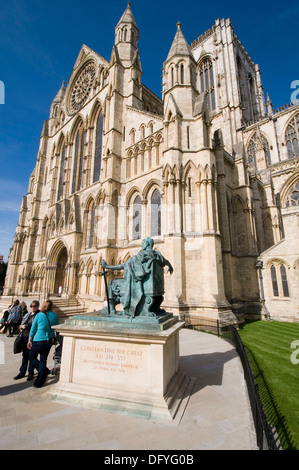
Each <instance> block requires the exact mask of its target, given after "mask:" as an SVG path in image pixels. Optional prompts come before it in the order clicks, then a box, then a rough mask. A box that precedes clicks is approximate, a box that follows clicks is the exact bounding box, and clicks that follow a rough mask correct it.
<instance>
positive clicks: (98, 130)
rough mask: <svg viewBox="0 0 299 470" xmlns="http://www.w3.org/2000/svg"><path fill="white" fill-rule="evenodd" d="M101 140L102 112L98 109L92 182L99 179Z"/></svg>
mask: <svg viewBox="0 0 299 470" xmlns="http://www.w3.org/2000/svg"><path fill="white" fill-rule="evenodd" d="M102 141H103V114H102V111H100V114H99V116H98V119H97V128H96V149H95V155H94V171H93V182H94V183H95V182H96V181H99V179H100V174H101V164H102Z"/></svg>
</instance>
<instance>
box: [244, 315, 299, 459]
mask: <svg viewBox="0 0 299 470" xmlns="http://www.w3.org/2000/svg"><path fill="white" fill-rule="evenodd" d="M239 334H240V336H241V339H242V341H243V343H244V344H245V346H246V351H247V354H248V357H249V361H250V364H251V367H252V370H253V373H254V376H255V380H256V382H257V383H258V385H259V391H260V396H261V399H262V402H263V406H264V410H265V413H266V416H267V419H268V422H269V423H270V424H271V425H274V426H275V427H276V429H277V432H278V435H279V439H280V442H281V444H282V447H283V449H284V450H299V363H298V364H296V363H295V362H298V360H299V323H286V322H276V321H256V322H250V323H246V324H244V325H243V326H241V328H240V330H239ZM293 341H297V345H293V348H292V346H291V345H292V343H293ZM295 346H296V347H295Z"/></svg>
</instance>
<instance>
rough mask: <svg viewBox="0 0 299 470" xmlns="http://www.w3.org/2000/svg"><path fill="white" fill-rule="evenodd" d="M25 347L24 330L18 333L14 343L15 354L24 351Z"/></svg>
mask: <svg viewBox="0 0 299 470" xmlns="http://www.w3.org/2000/svg"><path fill="white" fill-rule="evenodd" d="M23 348H24V342H23V331H21V333H19V334H18V336H17V337H16V339H15V341H14V344H13V352H14V354H19V353H20V352H22V351H23Z"/></svg>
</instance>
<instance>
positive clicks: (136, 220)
mask: <svg viewBox="0 0 299 470" xmlns="http://www.w3.org/2000/svg"><path fill="white" fill-rule="evenodd" d="M139 238H141V198H140V196H137V197H136V199H135V201H134V204H133V240H138V239H139Z"/></svg>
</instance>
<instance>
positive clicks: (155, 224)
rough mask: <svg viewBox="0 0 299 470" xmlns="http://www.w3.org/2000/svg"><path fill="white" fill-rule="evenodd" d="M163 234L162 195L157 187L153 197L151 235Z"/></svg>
mask: <svg viewBox="0 0 299 470" xmlns="http://www.w3.org/2000/svg"><path fill="white" fill-rule="evenodd" d="M158 235H161V196H160V193H159V191H158V190H157V189H155V191H154V192H153V194H152V199H151V236H152V237H157V236H158Z"/></svg>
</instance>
